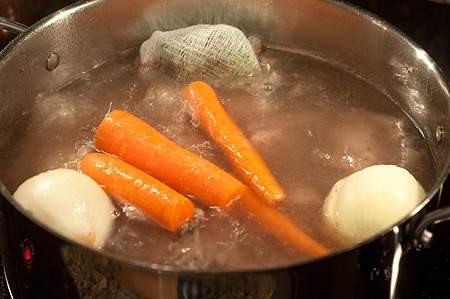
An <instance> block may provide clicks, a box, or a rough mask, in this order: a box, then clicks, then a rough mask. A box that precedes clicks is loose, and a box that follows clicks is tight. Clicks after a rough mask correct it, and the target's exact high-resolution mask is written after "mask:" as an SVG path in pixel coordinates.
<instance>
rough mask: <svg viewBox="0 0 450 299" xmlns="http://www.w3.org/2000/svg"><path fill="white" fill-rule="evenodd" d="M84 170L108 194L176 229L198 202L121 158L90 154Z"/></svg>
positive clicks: (189, 216) (87, 156)
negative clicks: (194, 202)
mask: <svg viewBox="0 0 450 299" xmlns="http://www.w3.org/2000/svg"><path fill="white" fill-rule="evenodd" d="M80 170H81V171H82V172H83V173H85V174H86V175H88V176H90V177H91V178H92V179H94V181H96V182H97V183H98V184H100V185H102V186H103V187H104V188H105V191H106V192H107V193H109V194H112V195H113V196H117V197H119V198H121V199H123V200H125V201H127V202H129V203H131V204H133V205H134V206H136V207H137V208H139V209H140V210H141V211H142V212H144V213H145V214H147V215H148V216H150V218H152V219H153V220H155V221H156V222H158V223H159V224H161V225H162V226H164V227H165V228H167V229H169V230H170V231H172V232H175V231H177V230H178V229H179V228H180V226H181V224H182V223H183V222H185V221H186V220H188V219H190V218H192V217H193V216H194V205H193V203H192V202H191V201H190V200H189V199H187V198H185V197H184V196H182V195H181V194H179V193H178V192H176V191H175V190H173V189H172V188H170V187H169V186H167V185H165V184H163V183H162V182H160V181H158V180H157V179H155V178H153V177H151V176H150V175H149V174H147V173H145V172H143V171H142V170H139V169H137V168H136V167H133V166H131V165H130V164H128V163H126V162H124V161H122V160H120V159H117V158H115V157H112V156H109V155H105V154H99V153H94V154H88V155H86V156H85V157H84V158H83V159H82V160H81V163H80Z"/></svg>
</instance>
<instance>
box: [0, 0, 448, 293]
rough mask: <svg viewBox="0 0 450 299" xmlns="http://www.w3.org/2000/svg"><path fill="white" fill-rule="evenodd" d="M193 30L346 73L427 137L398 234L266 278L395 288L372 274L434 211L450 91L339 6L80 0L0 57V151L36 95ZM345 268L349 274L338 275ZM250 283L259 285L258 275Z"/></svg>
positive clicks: (444, 158)
mask: <svg viewBox="0 0 450 299" xmlns="http://www.w3.org/2000/svg"><path fill="white" fill-rule="evenodd" d="M196 23H227V24H230V25H234V26H237V27H239V28H241V29H242V30H243V31H244V32H251V33H252V34H254V35H257V36H260V37H261V38H262V39H263V40H264V41H265V42H266V44H268V45H269V46H271V47H276V48H284V47H289V48H295V49H296V51H299V52H309V53H312V54H314V55H316V56H319V57H321V58H323V59H325V60H328V61H330V62H332V63H336V64H339V65H341V66H344V67H345V68H347V69H349V70H351V71H353V72H355V73H356V74H358V75H359V76H361V77H362V78H364V79H366V80H367V81H369V82H372V84H374V85H375V86H376V87H378V88H379V89H380V90H382V91H384V92H385V93H386V94H387V95H389V96H390V97H391V98H392V99H393V100H395V101H396V102H397V103H398V105H399V106H400V107H402V108H403V109H404V110H405V112H406V113H407V114H408V115H409V116H410V117H411V118H412V119H413V120H414V121H415V123H416V124H417V126H418V128H419V129H420V130H421V132H422V134H423V135H424V137H425V138H426V139H427V140H429V145H430V148H431V150H432V151H433V153H434V155H435V161H436V168H437V170H438V173H437V174H436V183H435V185H434V187H433V189H432V190H431V191H430V193H429V194H428V197H427V199H426V200H425V201H424V203H423V204H422V205H421V206H419V207H418V208H417V209H416V210H415V211H414V212H413V213H412V214H411V215H409V216H408V217H406V218H405V219H403V220H402V221H401V222H399V224H398V226H396V227H400V230H399V231H396V232H393V231H391V230H388V231H385V232H383V233H382V234H380V235H379V236H377V237H376V238H374V239H373V240H371V241H370V242H367V243H365V244H362V245H361V246H355V247H353V248H349V249H348V250H347V251H344V252H339V253H336V254H334V255H332V256H330V257H329V258H326V259H319V260H316V261H312V262H309V263H305V264H300V265H293V267H292V269H289V271H288V273H289V274H286V273H285V272H284V271H282V270H283V269H275V271H274V273H275V274H274V275H275V276H274V277H278V276H283V275H290V276H289V277H290V279H291V280H290V282H292V284H291V285H289V287H292V288H299V287H300V286H303V285H305V286H304V287H305V288H304V291H305V293H306V292H308V291H310V292H314V291H313V290H312V289H310V288H308V287H307V285H306V283H310V284H311V285H312V284H313V283H314V282H315V279H316V278H317V279H318V278H319V277H320V278H321V279H324V281H325V284H327V283H330V281H331V282H332V281H334V280H333V279H335V277H331V276H327V275H333V274H332V273H326V272H327V269H335V268H336V269H339V268H340V269H341V271H343V273H344V276H346V277H342V278H340V279H343V280H344V282H343V284H342V286H334V287H335V289H333V288H331V289H330V290H327V291H323V292H327V294H329V295H332V294H333V291H341V292H342V294H347V295H352V294H353V295H354V296H357V295H359V294H361V293H365V291H373V289H372V287H369V288H368V289H367V290H366V289H365V287H363V285H364V284H365V283H366V282H368V281H372V282H374V281H378V284H379V285H381V286H383V287H386V286H388V288H392V287H394V286H392V285H390V283H389V281H386V280H385V279H384V277H382V276H383V275H381V274H380V275H379V272H377V271H381V272H383V271H387V270H386V269H388V268H389V267H392V260H393V259H394V257H395V256H396V255H395V252H396V251H395V248H398V246H399V242H400V240H401V239H402V237H401V236H400V235H401V234H402V233H403V230H404V229H405V227H406V225H404V223H405V221H407V220H409V218H411V217H412V216H414V218H415V220H416V221H415V222H420V218H421V217H422V216H423V214H425V212H426V210H427V208H428V207H429V206H430V205H429V204H428V203H429V202H430V201H434V202H433V207H432V208H430V209H434V208H435V204H436V203H435V201H437V199H436V197H434V195H436V194H438V193H439V190H440V188H441V184H442V182H443V181H444V180H445V179H446V177H447V175H448V172H449V165H450V160H449V157H450V140H449V136H448V134H449V133H448V132H449V130H450V121H449V117H450V94H449V86H448V83H447V82H446V80H444V79H443V76H442V74H441V71H440V70H439V68H438V66H437V65H436V64H435V63H434V61H433V60H432V59H431V58H430V57H429V56H428V55H427V53H425V52H424V51H423V50H422V49H421V48H420V47H419V46H418V45H417V44H415V43H414V42H412V41H411V40H409V39H408V38H406V37H405V36H404V35H402V34H401V33H400V32H398V31H397V30H396V29H394V28H392V27H391V26H390V25H389V24H387V23H386V22H384V21H383V20H381V19H379V18H376V17H374V16H371V15H368V14H366V13H365V12H363V11H361V10H359V9H357V8H353V7H348V6H346V5H344V4H343V3H341V2H332V1H306V0H299V1H291V0H278V1H255V0H253V1H246V2H243V1H238V0H224V1H212V0H210V1H207V0H186V1H139V0H129V1H121V0H105V1H83V2H80V3H79V4H78V5H76V6H72V7H69V8H67V9H64V10H61V11H59V12H57V13H56V14H54V15H53V16H52V17H51V18H46V19H45V20H43V21H40V22H38V23H37V24H35V25H33V26H31V27H30V28H29V29H28V30H26V31H25V33H23V34H22V35H21V36H19V37H18V38H17V39H15V40H14V41H13V42H12V43H11V44H10V45H9V46H8V47H7V48H5V49H4V50H3V51H2V52H0V60H1V61H2V64H1V65H0V151H2V150H8V143H9V140H10V139H11V138H14V136H15V133H16V132H15V124H16V123H17V121H18V119H19V118H20V117H21V116H22V115H23V114H24V113H27V112H28V111H29V110H30V109H31V107H32V103H33V99H34V98H35V97H36V95H37V94H39V93H40V92H42V91H43V90H53V89H57V88H59V87H60V86H63V85H66V84H67V83H69V82H71V81H72V80H74V79H75V78H77V77H78V76H80V74H83V73H84V72H86V71H88V70H90V69H92V68H93V67H95V66H97V65H99V64H101V63H103V62H104V61H106V60H107V59H108V58H109V57H111V56H112V55H114V54H115V53H117V52H119V51H122V50H125V49H128V48H130V47H137V46H139V45H140V44H141V43H142V41H144V40H145V39H146V38H147V37H148V36H149V34H150V33H151V32H152V31H153V30H156V29H159V30H169V29H176V28H180V27H184V26H188V25H192V24H196ZM86 45H89V46H86ZM26 49H33V51H26ZM52 53H58V55H59V62H58V66H57V68H55V69H52V71H49V70H48V68H47V59H48V57H50V56H51V55H52ZM437 132H439V134H438V133H437ZM2 195H3V196H4V197H5V198H7V199H8V200H10V201H11V202H12V203H13V204H14V201H13V200H12V198H11V194H10V193H9V192H8V191H7V190H3V191H2ZM47 229H48V230H49V231H52V229H51V228H47ZM405 247H406V245H405ZM89 253H92V252H89ZM93 253H94V254H95V252H93ZM110 258H113V259H117V260H119V261H120V262H122V263H124V264H129V265H132V266H138V267H140V268H144V269H145V270H158V271H161V272H164V273H169V276H170V275H178V274H177V273H178V271H179V269H167V268H165V267H163V266H161V265H143V264H141V263H140V262H139V261H129V260H125V259H121V258H118V257H110ZM343 265H347V266H348V267H349V268H347V269H344V270H342V268H343ZM317 267H318V268H319V269H320V273H319V271H318V270H317V269H316V268H317ZM373 269H377V271H375V270H373ZM389 269H390V268H389ZM267 270H268V271H269V270H270V269H267ZM323 271H325V273H322V272H323ZM181 272H183V271H181ZM331 272H332V271H331ZM182 274H183V275H186V276H189V277H191V276H192V277H194V278H196V279H199V280H201V279H203V278H204V276H205V275H207V276H210V273H206V274H205V273H200V274H198V273H196V274H193V273H186V272H184V273H182ZM230 275H231V274H230ZM277 275H278V276H277ZM338 275H341V274H338ZM231 276H233V275H231ZM224 277H226V276H220V279H224ZM239 277H241V276H239ZM257 277H259V278H261V279H262V280H263V278H264V276H263V275H261V276H257ZM234 278H236V277H234ZM347 278H348V279H353V281H347ZM225 280H226V279H225ZM230 281H231V279H230ZM375 285H377V284H376V283H375ZM344 288H348V290H344ZM358 288H359V289H358ZM356 289H357V290H356ZM328 292H329V293H328ZM377 292H380V293H382V292H383V290H381V289H380V290H378V291H377ZM377 292H375V293H374V295H375V296H376V295H377V294H378V293H377ZM390 293H393V291H392V290H391V291H390ZM335 294H336V293H335ZM285 298H288V296H286V297H285ZM355 298H357V297H355Z"/></svg>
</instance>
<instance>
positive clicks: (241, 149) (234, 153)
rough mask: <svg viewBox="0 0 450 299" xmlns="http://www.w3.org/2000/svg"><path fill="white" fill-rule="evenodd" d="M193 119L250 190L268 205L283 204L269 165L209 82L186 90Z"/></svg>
mask: <svg viewBox="0 0 450 299" xmlns="http://www.w3.org/2000/svg"><path fill="white" fill-rule="evenodd" d="M185 99H186V101H187V102H188V104H189V108H190V109H189V111H190V113H191V114H192V115H193V118H194V119H195V120H196V121H197V122H198V123H199V125H200V126H201V127H202V129H203V131H205V132H206V133H207V134H208V135H209V136H210V137H211V138H212V139H213V140H214V142H215V143H216V144H217V146H218V147H219V148H220V149H221V150H222V151H223V152H224V153H225V155H226V156H227V157H228V160H229V161H230V162H231V164H233V166H234V167H235V169H236V171H237V172H238V173H239V175H240V176H241V177H242V179H243V180H244V181H245V182H246V183H247V184H248V185H249V186H250V188H251V189H252V190H253V191H254V192H255V193H256V194H258V195H259V196H261V197H262V198H264V199H265V200H266V201H267V202H268V203H276V202H280V201H282V200H283V199H284V198H285V194H284V192H283V190H282V189H281V187H280V185H279V184H278V182H277V180H276V179H275V178H274V176H273V175H272V173H271V172H270V170H269V169H268V168H267V166H266V164H265V163H264V161H263V160H262V158H261V156H260V155H259V154H258V152H257V151H256V149H255V148H254V147H253V146H252V144H251V143H250V141H249V140H248V139H247V138H246V137H245V136H244V134H243V133H242V132H241V130H240V129H239V128H238V127H237V125H236V124H235V123H234V122H233V120H232V119H231V118H230V117H229V115H228V114H227V113H226V111H225V110H224V108H223V107H222V104H221V103H220V101H219V99H218V98H217V95H216V93H215V92H214V90H213V89H212V88H211V86H209V85H208V84H207V83H205V82H200V81H197V82H193V83H191V84H189V85H188V86H187V87H186V88H185Z"/></svg>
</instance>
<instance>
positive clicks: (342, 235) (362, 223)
mask: <svg viewBox="0 0 450 299" xmlns="http://www.w3.org/2000/svg"><path fill="white" fill-rule="evenodd" d="M424 198H425V191H424V189H423V187H422V186H421V185H420V183H419V182H418V181H417V180H416V179H415V178H414V176H413V175H412V174H410V173H409V172H408V171H407V170H406V169H404V168H401V167H398V166H395V165H375V166H371V167H367V168H365V169H363V170H360V171H358V172H355V173H354V174H352V175H350V176H348V177H346V178H343V179H341V180H340V181H338V182H337V183H336V184H335V185H334V186H333V188H332V189H331V191H330V193H329V194H328V196H327V198H326V200H325V203H324V207H323V209H324V214H325V216H326V219H327V222H328V223H329V225H330V227H331V228H332V229H333V230H334V231H335V232H336V233H337V237H338V239H340V240H341V241H342V242H343V243H352V242H358V241H361V240H363V239H365V238H368V237H370V236H373V235H375V234H377V233H379V232H381V231H382V230H384V229H386V228H388V227H390V226H392V225H393V224H395V223H396V222H398V221H400V220H401V219H402V218H403V217H405V216H406V215H407V214H408V213H410V212H411V211H412V210H413V209H414V208H416V207H417V206H418V205H419V204H420V202H421V201H422V200H424Z"/></svg>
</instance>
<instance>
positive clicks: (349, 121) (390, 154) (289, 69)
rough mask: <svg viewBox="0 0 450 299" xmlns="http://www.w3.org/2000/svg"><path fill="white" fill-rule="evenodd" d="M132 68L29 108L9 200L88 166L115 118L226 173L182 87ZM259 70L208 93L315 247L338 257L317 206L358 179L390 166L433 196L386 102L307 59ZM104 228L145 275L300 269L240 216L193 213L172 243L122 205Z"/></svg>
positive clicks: (106, 68)
mask: <svg viewBox="0 0 450 299" xmlns="http://www.w3.org/2000/svg"><path fill="white" fill-rule="evenodd" d="M136 56H137V50H136V49H133V50H129V51H127V52H124V53H122V54H120V55H118V56H117V57H116V59H114V60H111V61H109V62H107V63H105V64H103V65H101V66H99V67H98V68H96V69H94V70H92V71H91V72H89V73H87V74H85V75H84V76H83V77H81V78H79V79H78V80H76V81H74V82H72V83H71V84H69V85H67V86H65V87H63V88H61V89H60V90H58V91H56V92H48V93H43V94H41V95H39V96H38V97H37V98H36V99H35V104H34V106H33V108H32V110H31V112H30V113H29V114H27V115H25V117H24V119H23V122H22V123H21V124H20V127H21V128H23V130H21V134H19V135H17V136H16V137H17V140H16V142H15V144H14V147H15V148H16V150H15V151H14V153H10V154H5V155H3V156H2V157H1V164H2V165H5V167H3V169H2V170H1V172H2V173H1V178H2V180H3V181H4V183H5V184H6V186H7V187H8V188H9V189H10V190H15V189H16V188H17V187H18V186H19V185H20V184H21V183H22V182H23V181H25V180H26V179H27V178H29V177H31V176H33V175H36V174H38V173H40V172H44V171H47V170H49V169H53V168H57V167H67V168H73V169H77V167H78V163H79V161H80V160H81V158H82V157H83V156H84V155H85V154H87V153H89V152H94V151H96V149H95V146H94V144H93V139H94V134H95V130H96V127H97V126H98V125H99V123H100V121H101V120H102V119H103V117H104V116H105V114H107V113H108V112H109V111H111V110H114V109H123V110H126V111H129V112H130V113H133V114H135V115H136V116H138V117H140V118H142V119H143V120H144V121H146V122H148V123H149V124H150V125H152V126H154V127H155V128H157V129H158V130H159V131H160V132H161V133H163V134H164V135H165V136H167V137H168V138H169V139H171V140H173V141H175V142H176V143H178V144H180V145H181V146H183V147H185V148H187V149H189V150H190V151H192V152H194V153H197V154H199V155H200V156H202V157H203V158H205V159H208V160H210V161H212V162H213V163H215V164H217V165H218V166H220V167H221V168H223V169H225V170H226V171H229V172H231V173H233V170H232V168H231V167H230V165H229V164H228V162H227V161H226V159H225V157H224V156H223V155H222V153H221V152H220V151H219V150H218V148H217V147H216V146H215V144H214V143H213V142H212V141H211V140H210V139H209V138H208V137H207V136H206V135H205V134H204V133H203V132H202V131H201V129H200V128H198V127H197V126H196V125H194V124H193V121H192V119H191V118H190V116H188V114H187V113H186V105H185V104H184V103H183V100H182V96H181V92H182V89H183V87H184V86H185V83H182V82H175V81H173V80H172V79H170V78H169V77H167V76H165V75H163V74H161V73H159V72H158V71H157V70H152V71H147V72H142V71H141V70H140V69H139V68H138V67H137V66H136V65H135V63H134V61H135V58H136ZM260 62H261V66H262V72H261V74H257V75H255V76H253V77H248V78H240V79H221V80H210V81H209V82H208V83H210V84H211V85H212V86H213V88H214V89H215V90H216V93H217V94H218V96H219V97H220V99H221V101H222V103H223V105H224V107H225V109H226V110H227V112H228V113H229V114H230V116H231V118H232V119H233V120H235V122H236V123H237V125H238V126H239V127H240V129H241V130H242V131H243V133H244V134H245V135H246V136H247V138H248V139H249V140H250V141H251V142H252V143H253V145H254V147H255V148H256V149H257V150H258V152H259V153H260V154H261V156H262V157H263V159H264V160H265V162H266V164H267V166H268V167H269V169H271V171H272V172H273V174H274V176H275V177H276V178H277V180H278V181H279V183H280V185H281V186H282V188H283V189H284V191H285V193H286V195H287V198H286V200H285V202H283V203H280V204H278V205H277V208H278V209H279V210H280V211H282V212H283V213H284V214H285V215H286V216H287V217H289V218H290V219H292V220H293V221H294V222H295V224H296V225H298V226H299V227H301V228H302V229H303V230H304V231H305V232H306V233H308V234H309V235H311V236H312V237H313V238H314V239H316V240H318V241H319V242H320V243H322V244H324V245H325V246H327V247H329V248H331V249H332V250H337V249H339V248H341V245H339V243H338V242H337V241H336V238H335V236H333V235H331V234H330V232H329V231H328V230H327V229H326V226H325V225H323V223H324V216H323V212H322V205H323V201H324V199H325V197H326V195H327V194H328V192H329V190H330V189H331V187H332V186H333V185H334V183H335V182H336V181H338V180H339V179H341V178H343V177H345V176H347V175H349V174H351V173H353V172H355V171H357V170H360V169H362V168H364V167H367V166H370V165H373V164H396V165H398V166H401V167H404V168H406V169H407V170H409V171H410V172H411V173H412V174H413V175H414V176H415V177H416V178H417V179H418V180H419V181H420V182H421V184H422V185H423V186H424V188H425V189H426V190H428V189H429V188H430V187H431V185H432V183H433V182H434V178H435V169H434V168H433V165H434V164H433V162H432V157H431V154H430V152H429V151H428V147H427V145H426V142H425V141H424V139H423V137H422V136H421V135H420V132H419V130H418V129H417V128H416V127H414V125H413V123H412V122H411V121H410V119H408V117H407V116H406V115H405V114H404V113H403V112H402V111H401V109H400V108H399V107H397V106H396V105H395V104H394V102H393V101H392V100H391V99H390V98H389V97H388V95H386V94H383V93H381V92H380V91H379V90H378V89H377V88H375V87H374V86H372V85H370V84H369V83H367V82H366V81H364V80H363V79H362V78H360V77H358V76H355V75H354V74H352V73H351V72H349V71H347V70H345V69H343V68H340V67H338V66H335V65H333V64H331V63H329V62H327V61H324V60H320V59H317V58H315V57H313V56H309V55H303V54H298V53H293V52H286V51H280V50H276V49H266V50H265V51H264V52H263V53H262V54H261V57H260ZM6 170H7V174H6ZM233 174H234V173H233ZM194 201H195V199H194ZM241 216H242V215H241ZM111 217H114V218H115V221H114V229H113V233H112V234H111V237H110V238H109V240H108V241H107V243H106V244H105V246H104V248H103V250H104V251H105V252H110V253H113V254H119V255H120V254H123V255H125V256H126V258H128V259H134V260H138V261H143V262H146V263H154V264H162V265H170V266H175V267H180V268H185V269H241V268H259V267H269V266H275V265H281V264H288V263H292V262H300V261H303V260H305V259H308V258H309V257H308V256H305V255H302V254H301V253H299V252H297V251H295V250H294V249H292V248H290V247H289V246H287V245H285V244H282V243H280V242H279V241H278V240H276V239H274V238H273V237H271V236H269V235H266V234H264V233H263V232H262V231H261V230H260V229H259V228H258V225H257V223H256V222H255V221H254V219H252V218H251V217H249V216H248V217H238V215H236V214H234V213H230V214H227V213H224V212H223V211H220V210H219V209H217V208H208V207H204V206H201V205H199V204H197V206H196V216H195V218H194V220H193V221H191V222H190V223H188V224H187V225H186V226H185V227H184V228H183V230H182V231H181V232H180V233H177V234H172V233H169V232H167V231H165V230H163V229H161V228H160V227H158V226H157V225H156V224H154V223H153V222H152V221H151V220H149V219H147V218H146V217H145V216H143V215H142V213H140V212H139V211H138V210H136V209H135V208H134V207H132V206H129V205H126V204H124V203H122V202H118V203H117V213H116V214H115V215H111Z"/></svg>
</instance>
